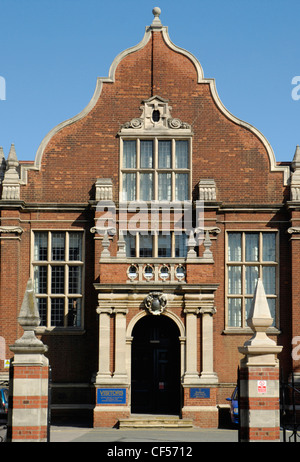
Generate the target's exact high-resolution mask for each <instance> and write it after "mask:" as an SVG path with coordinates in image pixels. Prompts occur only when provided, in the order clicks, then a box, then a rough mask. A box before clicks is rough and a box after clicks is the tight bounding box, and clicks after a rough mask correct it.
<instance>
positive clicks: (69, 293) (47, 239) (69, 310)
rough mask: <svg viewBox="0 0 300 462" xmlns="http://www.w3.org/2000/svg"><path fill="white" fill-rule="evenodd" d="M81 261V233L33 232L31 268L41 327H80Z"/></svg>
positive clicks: (82, 260) (81, 298)
mask: <svg viewBox="0 0 300 462" xmlns="http://www.w3.org/2000/svg"><path fill="white" fill-rule="evenodd" d="M83 262H84V257H83V232H80V231H34V232H33V256H32V271H33V281H34V290H35V295H36V298H37V304H38V309H39V314H40V318H41V323H40V325H41V326H45V327H81V324H82V309H83Z"/></svg>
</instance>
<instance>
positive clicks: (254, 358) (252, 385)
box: [239, 279, 282, 442]
mask: <svg viewBox="0 0 300 462" xmlns="http://www.w3.org/2000/svg"><path fill="white" fill-rule="evenodd" d="M247 322H248V325H249V326H250V327H251V328H252V330H253V332H254V335H253V337H252V338H251V339H250V340H248V341H246V342H245V344H244V346H243V347H240V348H239V351H240V353H242V354H244V355H245V357H244V358H243V359H242V360H241V364H240V437H241V441H242V442H248V441H274V442H275V441H280V412H279V362H278V359H277V355H278V354H279V353H280V352H281V350H282V347H281V346H277V345H276V343H275V342H274V341H273V340H271V339H270V338H269V337H268V336H267V334H266V331H267V329H268V327H270V326H271V325H272V322H273V320H272V318H271V315H270V310H269V305H268V302H267V298H266V295H265V291H264V287H263V283H262V281H261V280H260V279H259V280H258V282H257V286H256V290H255V294H254V297H253V302H252V307H251V310H250V315H249V319H248V320H247Z"/></svg>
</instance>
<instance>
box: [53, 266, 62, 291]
mask: <svg viewBox="0 0 300 462" xmlns="http://www.w3.org/2000/svg"><path fill="white" fill-rule="evenodd" d="M64 291H65V268H64V266H52V268H51V293H52V294H63V293H64Z"/></svg>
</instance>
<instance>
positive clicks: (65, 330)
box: [35, 326, 86, 335]
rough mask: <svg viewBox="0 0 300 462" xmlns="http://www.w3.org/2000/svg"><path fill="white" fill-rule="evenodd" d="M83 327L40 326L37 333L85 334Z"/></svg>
mask: <svg viewBox="0 0 300 462" xmlns="http://www.w3.org/2000/svg"><path fill="white" fill-rule="evenodd" d="M85 332H86V331H85V329H84V328H83V327H43V326H41V327H38V328H37V329H36V330H35V333H36V334H37V335H83V334H85Z"/></svg>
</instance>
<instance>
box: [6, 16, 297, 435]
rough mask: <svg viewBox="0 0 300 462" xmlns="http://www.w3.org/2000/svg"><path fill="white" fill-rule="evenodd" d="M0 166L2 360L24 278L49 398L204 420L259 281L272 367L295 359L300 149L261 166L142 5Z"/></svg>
mask: <svg viewBox="0 0 300 462" xmlns="http://www.w3.org/2000/svg"><path fill="white" fill-rule="evenodd" d="M1 168H2V169H1V172H2V175H1V181H2V193H1V194H2V195H1V200H0V213H1V226H0V237H1V240H0V242H1V269H0V271H1V275H0V297H1V305H0V329H1V330H0V335H1V337H3V338H4V339H5V344H6V353H5V357H6V358H9V357H10V356H11V352H10V351H9V345H11V344H13V343H14V341H15V340H16V338H19V337H20V334H21V328H20V326H19V325H18V322H17V316H18V312H19V309H20V306H21V303H22V299H23V295H24V291H25V288H26V283H27V281H28V278H32V280H33V282H34V287H35V293H36V297H37V302H38V307H39V312H40V317H41V323H40V326H39V328H38V330H37V333H38V335H39V336H40V337H41V338H42V340H43V342H44V343H45V344H46V345H47V346H48V347H49V350H48V353H47V356H48V358H49V362H50V364H51V368H52V380H53V396H52V404H53V409H55V408H60V409H61V410H62V411H63V412H67V410H68V409H75V411H76V412H79V411H80V410H82V409H87V410H92V411H93V417H94V425H95V426H113V425H115V424H116V423H117V422H118V420H119V419H121V418H127V417H129V416H130V415H131V414H133V413H142V414H149V413H154V414H168V413H169V414H175V415H180V416H182V417H188V418H191V419H193V421H194V424H195V425H199V426H217V425H218V416H219V412H220V409H221V408H222V406H224V405H225V404H226V401H225V399H226V397H228V396H230V394H231V391H232V390H233V388H234V385H235V383H236V379H237V367H238V365H239V361H240V354H239V352H238V347H239V346H241V345H243V344H244V342H245V341H246V340H247V339H248V338H250V337H251V330H250V328H249V327H248V326H247V314H248V312H249V308H250V305H251V299H252V296H253V293H254V289H255V286H256V282H257V280H258V278H261V279H262V281H263V284H264V288H265V292H266V295H267V298H268V302H269V307H270V312H271V314H272V317H273V326H272V327H271V328H270V329H269V335H270V336H271V338H273V339H275V340H276V341H277V342H278V344H280V345H283V351H282V353H281V355H280V361H281V367H282V369H283V372H284V374H285V376H289V374H290V373H291V372H292V371H294V372H297V370H298V368H299V360H298V359H297V355H296V356H295V355H294V359H293V357H292V348H293V343H292V340H293V338H294V337H295V336H297V334H298V333H299V332H300V326H299V306H298V303H299V300H300V284H299V277H300V276H299V275H300V261H299V258H298V255H299V252H298V247H299V245H300V241H299V232H300V224H299V219H300V194H299V188H300V179H299V181H298V176H299V172H300V151H299V150H298V149H296V153H295V157H294V161H293V162H291V163H285V164H283V163H278V162H276V160H275V156H274V153H273V151H272V148H271V146H270V145H269V143H268V141H267V140H266V139H265V138H264V136H263V135H262V134H261V133H260V132H259V131H258V130H257V129H256V128H254V127H252V126H251V125H249V124H248V123H246V122H243V121H241V120H239V119H237V118H236V117H234V116H233V115H232V114H230V113H229V112H228V111H227V109H226V108H225V107H224V106H223V105H222V103H221V101H220V99H219V96H218V94H217V91H216V87H215V82H214V80H213V79H207V78H205V77H204V75H203V71H202V68H201V65H200V64H199V62H198V61H197V59H196V58H195V57H194V56H192V55H191V54H190V53H189V52H187V51H185V50H183V49H181V48H179V47H177V46H176V45H174V44H173V43H172V42H171V40H170V38H169V35H168V29H167V28H166V27H164V26H163V25H162V24H161V21H160V19H159V11H158V10H156V9H155V10H154V20H153V23H152V24H151V26H149V27H147V28H146V31H145V35H144V38H143V40H142V41H141V42H140V43H139V44H138V45H137V46H135V47H133V48H130V49H128V50H125V51H123V52H122V53H121V54H120V55H119V56H117V58H116V59H115V60H114V61H113V63H112V66H111V68H110V71H109V76H108V77H107V78H99V79H98V81H97V85H96V90H95V93H94V95H93V98H92V100H91V101H90V103H89V104H88V105H87V107H86V108H85V109H84V110H83V111H82V112H81V113H80V114H78V115H77V116H75V117H74V118H72V119H70V120H68V121H66V122H63V123H61V124H60V125H58V126H57V127H55V128H54V129H52V130H51V131H50V132H49V134H48V135H47V136H46V137H45V139H44V140H43V141H42V143H41V145H40V147H39V149H38V152H37V154H36V158H35V161H34V162H19V161H18V159H17V155H16V152H15V149H14V146H13V145H12V147H11V151H10V153H9V156H8V158H7V160H4V159H3V162H2V167H1ZM0 366H1V371H2V372H1V374H2V375H1V376H2V377H5V376H6V374H7V370H6V369H5V368H4V362H3V361H1V362H0Z"/></svg>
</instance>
